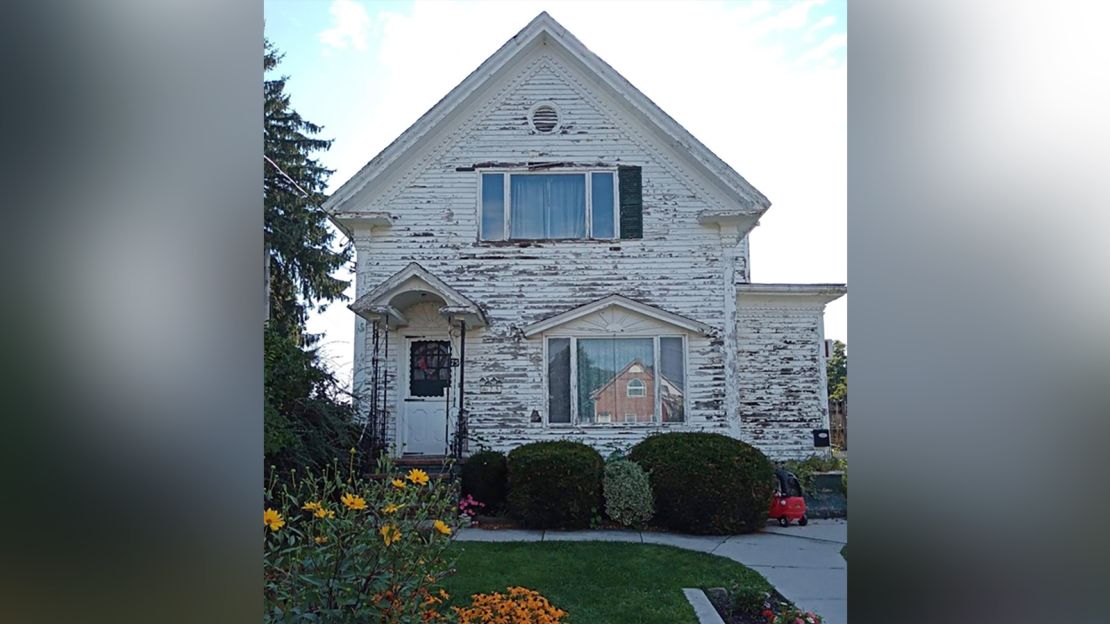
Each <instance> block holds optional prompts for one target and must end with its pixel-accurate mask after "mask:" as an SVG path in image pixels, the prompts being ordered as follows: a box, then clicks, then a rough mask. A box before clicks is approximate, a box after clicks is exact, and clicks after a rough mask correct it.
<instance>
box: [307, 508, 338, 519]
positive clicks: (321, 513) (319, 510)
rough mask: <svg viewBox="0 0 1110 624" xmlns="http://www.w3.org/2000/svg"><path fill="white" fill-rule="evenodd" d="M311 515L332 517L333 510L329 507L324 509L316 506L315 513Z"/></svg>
mask: <svg viewBox="0 0 1110 624" xmlns="http://www.w3.org/2000/svg"><path fill="white" fill-rule="evenodd" d="M312 515H314V516H316V517H317V518H334V517H335V512H334V511H332V510H330V509H324V508H323V507H319V506H317V507H316V513H314V514H312Z"/></svg>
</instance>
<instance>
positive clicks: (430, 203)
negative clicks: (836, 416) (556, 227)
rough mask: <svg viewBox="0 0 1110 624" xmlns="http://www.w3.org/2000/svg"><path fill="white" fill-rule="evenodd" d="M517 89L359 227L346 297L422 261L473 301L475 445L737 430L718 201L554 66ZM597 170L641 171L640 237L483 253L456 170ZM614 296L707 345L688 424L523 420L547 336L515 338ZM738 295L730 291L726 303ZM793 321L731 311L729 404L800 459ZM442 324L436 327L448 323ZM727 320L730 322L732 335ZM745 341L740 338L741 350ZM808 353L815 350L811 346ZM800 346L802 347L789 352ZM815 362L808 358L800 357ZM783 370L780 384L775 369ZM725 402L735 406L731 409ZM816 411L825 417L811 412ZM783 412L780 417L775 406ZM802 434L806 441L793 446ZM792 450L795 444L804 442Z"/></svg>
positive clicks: (806, 330)
mask: <svg viewBox="0 0 1110 624" xmlns="http://www.w3.org/2000/svg"><path fill="white" fill-rule="evenodd" d="M524 73H525V75H524V76H522V77H521V78H520V79H519V80H518V81H517V82H516V83H515V88H513V89H509V90H508V91H503V92H502V93H501V94H500V99H499V100H498V101H497V102H494V103H492V104H491V105H489V106H488V107H485V108H484V109H481V110H485V111H486V113H485V114H484V115H483V116H480V117H478V118H476V119H474V120H472V121H470V122H468V123H469V125H468V126H466V129H465V131H462V132H460V133H459V135H458V137H457V140H455V141H454V142H453V143H450V144H448V145H445V146H444V147H443V148H442V149H440V150H439V151H438V152H437V153H435V154H434V156H433V157H431V158H430V159H428V160H427V161H426V162H422V163H420V167H419V168H417V169H414V171H413V172H412V174H411V175H410V176H409V177H408V178H406V179H405V180H404V181H403V183H401V184H400V185H399V186H398V188H397V191H396V192H395V193H392V194H386V195H384V196H385V197H388V201H387V203H385V204H382V205H374V206H369V207H365V208H364V209H366V210H384V211H387V212H389V213H390V214H392V215H394V217H395V222H394V224H393V225H392V226H391V227H388V228H377V229H374V230H373V231H372V232H371V231H369V230H360V231H356V232H355V237H356V247H357V248H358V249H359V252H358V254H357V279H358V286H357V292H358V293H359V294H363V293H364V292H366V291H368V290H370V289H371V288H373V287H374V285H376V284H378V283H380V282H381V281H383V280H385V279H386V278H388V277H389V276H391V275H392V274H394V273H396V272H397V271H399V270H401V269H402V268H404V267H405V266H406V265H407V264H408V263H410V262H413V261H415V262H419V263H420V264H421V265H422V266H423V267H424V268H426V269H428V270H429V271H430V272H432V273H433V274H435V275H436V276H438V277H439V278H441V279H443V280H444V281H445V282H447V283H448V284H450V285H451V286H452V287H454V288H456V289H458V290H459V291H460V292H461V293H462V294H464V295H465V296H467V297H468V298H470V299H471V300H473V301H475V302H477V303H478V304H479V305H480V306H482V307H483V309H484V312H485V313H486V315H487V317H488V320H489V326H488V327H485V328H477V329H471V330H469V331H468V332H467V346H466V354H467V358H466V359H467V361H466V367H467V372H466V389H465V390H466V407H467V408H468V410H469V413H470V433H471V445H470V449H471V450H472V451H473V450H474V449H476V448H482V447H484V448H494V449H499V450H509V449H511V448H513V447H515V446H518V445H520V444H524V443H527V442H532V441H536V440H550V439H575V440H581V441H584V442H586V443H589V444H592V445H594V446H595V447H597V448H599V449H601V450H603V451H605V450H609V449H615V448H627V447H628V446H631V445H632V444H634V443H636V442H637V441H639V440H640V439H642V438H643V437H645V436H646V435H648V434H650V433H652V432H655V431H664V430H670V431H673V430H682V431H695V430H705V431H716V432H720V433H724V434H732V435H735V430H730V428H729V423H728V422H727V421H726V418H725V405H726V403H727V402H728V401H726V396H725V394H726V387H729V386H731V387H733V388H735V384H734V383H732V382H729V383H726V374H725V365H724V361H725V357H724V339H723V336H724V334H725V329H726V327H725V325H726V320H725V319H726V312H725V309H724V307H725V306H723V305H722V303H721V302H722V301H724V298H725V297H726V296H730V295H731V293H730V292H729V291H730V289H727V288H726V284H727V282H728V281H730V280H728V279H727V277H726V276H727V273H726V269H725V264H726V261H725V255H724V244H723V242H722V238H721V234H720V232H719V231H718V229H717V228H716V227H706V226H703V225H700V224H699V223H698V222H697V214H698V213H699V212H701V211H703V210H705V209H706V208H707V207H715V206H719V202H718V200H717V199H716V198H713V197H710V196H709V195H708V194H707V193H705V192H703V191H701V190H699V188H697V185H696V184H692V183H691V182H690V180H689V179H687V178H685V177H683V175H681V174H679V173H676V172H675V168H676V167H677V165H676V164H675V163H674V162H670V161H668V160H667V159H666V157H665V156H664V155H663V151H662V150H660V149H658V147H657V146H656V147H652V146H650V145H646V146H645V141H646V140H647V139H646V138H645V137H644V136H642V135H636V134H635V133H634V132H633V131H632V130H630V129H629V128H630V126H629V124H628V123H627V121H626V120H621V119H619V118H618V117H617V115H618V114H617V112H616V111H615V109H614V108H613V107H612V106H609V105H607V104H606V102H604V101H603V100H602V99H601V98H599V97H596V96H595V95H593V94H591V93H589V92H588V91H587V90H586V88H585V87H584V86H583V85H582V84H580V83H579V82H577V81H576V79H575V78H574V76H573V72H571V70H569V69H567V68H566V67H564V66H562V65H561V64H560V63H559V62H558V61H557V60H555V59H551V58H546V57H543V58H540V59H537V60H536V61H535V62H534V63H531V64H529V65H527V66H526V68H525V72H524ZM537 101H552V102H555V103H556V105H557V106H558V108H559V111H560V122H561V128H560V130H559V131H557V133H556V134H554V135H542V134H537V133H535V132H534V131H533V130H532V129H531V128H530V126H529V124H528V120H527V117H526V115H527V112H528V110H529V108H530V107H531V106H532V105H533V104H535V103H536V102H537ZM536 160H543V161H558V162H605V163H611V164H618V163H619V164H631V165H639V166H641V167H642V172H643V224H644V227H643V229H644V238H643V239H639V240H618V241H580V242H576V241H565V242H557V243H556V242H551V243H534V244H521V245H514V244H506V243H499V244H496V245H490V244H487V243H481V242H479V241H478V188H479V187H478V184H479V174H478V173H476V172H473V171H458V170H457V169H458V168H460V167H469V166H472V165H474V164H475V163H479V162H488V161H498V162H522V161H536ZM732 255H733V258H734V262H735V263H736V268H735V277H734V278H733V279H732V280H731V281H733V282H736V283H743V282H747V281H748V279H749V271H748V241H747V238H746V237H745V238H743V239H741V241H740V243H739V246H738V247H737V248H736V249H735V251H734V252H733V254H732ZM611 293H618V294H622V295H625V296H627V297H631V298H634V299H638V300H641V301H643V302H645V303H648V304H650V305H654V306H658V307H660V308H663V309H665V310H668V311H670V312H674V313H677V314H681V315H684V316H687V317H690V318H693V319H696V320H698V321H701V322H703V323H705V324H707V325H709V326H711V327H713V328H714V331H713V332H712V333H711V335H709V336H694V335H691V336H689V337H688V356H687V366H688V370H687V392H688V396H689V401H688V411H687V422H686V423H681V424H667V425H652V426H645V425H623V424H622V425H602V426H583V427H567V426H546V425H543V424H542V423H534V422H532V418H531V414H532V411H533V410H536V411H537V412H539V413H540V414H541V415H543V414H544V412H545V410H546V402H547V401H546V387H545V386H544V376H543V367H544V363H543V339H542V337H538V336H537V337H535V338H533V339H530V340H526V339H524V338H523V337H522V335H521V333H520V329H521V328H523V327H525V326H527V325H528V324H531V323H534V322H536V321H539V320H542V319H545V318H548V317H550V316H552V315H555V314H558V313H561V312H564V311H566V310H568V309H571V308H574V307H576V306H580V305H583V304H585V303H588V302H590V301H593V300H596V299H599V298H601V297H604V296H606V295H609V294H611ZM731 296H734V295H731ZM816 314H817V316H814V317H812V318H811V317H810V316H808V315H807V316H805V317H804V319H801V318H795V317H793V316H791V317H789V318H785V319H778V320H776V319H767V322H766V323H762V322H761V323H760V324H759V325H758V326H751V323H745V320H747V319H748V318H749V317H748V316H747V315H746V314H745V311H743V310H741V311H740V319H741V320H740V323H741V326H742V328H741V331H740V336H741V344H743V345H744V346H742V347H741V348H740V350H739V353H738V357H739V371H740V383H739V386H740V390H739V392H740V393H741V394H740V397H739V404H740V405H739V410H740V413H741V414H742V415H743V417H744V419H745V421H747V420H748V419H749V418H750V419H751V420H750V422H744V423H743V424H742V427H741V434H742V437H743V438H744V439H750V440H754V441H755V442H756V443H757V444H759V445H760V446H761V447H762V448H764V449H765V450H767V451H768V452H771V453H778V454H783V453H786V454H790V453H794V454H797V453H798V450H797V449H799V448H800V449H803V450H811V449H812V437H811V436H810V434H809V429H812V428H813V427H814V425H813V424H812V423H813V421H814V419H813V417H812V415H810V412H809V410H810V408H811V407H814V406H813V405H811V403H812V399H811V398H810V394H812V393H813V392H814V390H813V388H812V387H811V385H812V384H811V381H810V378H811V377H813V375H814V370H813V368H812V362H811V361H810V362H808V363H807V361H806V360H805V359H804V357H803V354H802V351H804V348H802V347H798V346H797V345H798V344H800V343H805V344H810V343H811V342H814V341H813V340H811V334H812V332H813V331H815V328H814V327H811V321H813V320H814V319H815V318H819V316H820V315H819V312H817V313H816ZM444 326H445V327H446V324H445V325H444ZM356 327H357V328H358V333H357V334H356V348H355V361H356V365H355V366H356V387H357V381H358V380H359V379H361V378H362V377H360V376H359V373H358V371H359V370H360V369H361V370H366V369H367V368H368V367H369V362H368V361H367V358H368V357H369V356H368V354H369V351H370V346H369V340H370V332H369V329H368V324H366V323H365V322H363V321H357V322H356ZM733 327H735V325H734V326H733ZM744 340H747V341H748V342H744ZM401 348H402V342H401V341H400V340H399V335H398V334H397V333H394V334H393V335H391V337H390V346H389V349H390V354H391V357H390V358H389V360H388V367H389V372H390V377H391V379H393V380H394V383H393V384H392V385H391V386H390V387H389V389H388V392H389V396H390V398H391V403H392V414H391V424H390V429H389V430H390V431H391V432H394V434H396V429H395V427H396V423H397V420H396V417H397V414H398V413H399V411H400V410H399V408H400V403H399V399H400V396H401V392H400V391H401V387H400V386H399V384H398V383H397V377H396V373H397V370H396V362H397V357H398V355H399V352H400V349H401ZM814 348H815V347H814ZM795 351H797V352H795ZM811 355H812V354H811ZM780 369H789V370H790V371H791V372H790V374H789V375H779V374H778V371H780ZM487 375H493V376H497V377H499V378H501V380H502V386H501V392H500V393H499V394H482V393H481V392H480V387H479V379H480V378H481V377H483V376H487ZM732 403H733V404H736V401H735V399H734V400H733V401H732ZM820 409H825V408H823V407H822V408H820ZM780 410H785V411H782V412H781V413H780ZM802 434H805V436H810V437H807V438H805V439H804V440H803V439H802V437H801V436H802ZM799 441H801V442H802V443H801V444H800V443H799Z"/></svg>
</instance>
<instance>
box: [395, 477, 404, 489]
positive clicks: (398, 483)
mask: <svg viewBox="0 0 1110 624" xmlns="http://www.w3.org/2000/svg"><path fill="white" fill-rule="evenodd" d="M393 487H395V488H402V489H403V488H404V487H405V482H404V481H402V480H400V479H394V480H393Z"/></svg>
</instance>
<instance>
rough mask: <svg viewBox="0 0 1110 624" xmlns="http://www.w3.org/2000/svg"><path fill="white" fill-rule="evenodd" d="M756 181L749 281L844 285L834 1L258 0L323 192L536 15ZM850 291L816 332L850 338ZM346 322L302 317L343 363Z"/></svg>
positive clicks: (342, 316) (347, 348) (843, 172)
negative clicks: (309, 137)
mask: <svg viewBox="0 0 1110 624" xmlns="http://www.w3.org/2000/svg"><path fill="white" fill-rule="evenodd" d="M544 10H546V11H547V12H548V13H550V14H551V16H552V17H554V18H555V19H556V20H558V21H559V22H560V23H562V24H563V26H565V27H566V28H567V29H568V30H570V31H571V32H572V33H574V34H575V36H576V37H578V38H579V39H580V40H581V41H582V42H583V43H584V44H585V45H586V46H587V47H589V48H590V49H591V50H593V51H594V52H595V53H597V54H598V55H599V56H601V58H603V59H605V61H606V62H608V63H609V64H610V65H612V66H613V67H614V68H615V69H616V70H617V71H618V72H620V73H621V74H623V75H624V76H625V77H626V78H627V79H628V80H629V81H631V82H632V83H633V84H634V85H636V86H637V88H639V89H640V90H641V91H643V92H644V93H645V94H646V95H647V96H648V97H650V98H652V99H653V100H655V102H656V103H657V104H658V105H659V106H661V107H662V108H663V110H665V111H667V112H668V113H669V114H670V115H671V116H672V117H674V118H675V119H676V120H677V121H678V122H679V123H681V124H683V125H684V126H686V128H687V129H688V130H689V131H690V132H691V133H693V134H694V136H696V137H698V138H699V139H700V140H701V141H702V142H703V143H705V144H706V145H707V146H708V147H709V148H710V149H712V150H713V151H714V152H716V153H717V155H718V156H720V157H721V158H723V159H724V160H725V161H726V162H728V163H729V164H730V165H732V166H733V168H734V169H736V170H737V171H739V172H740V174H741V175H743V176H744V177H745V178H747V179H748V181H749V182H751V183H752V184H754V185H755V186H756V187H757V188H759V189H760V190H761V191H763V193H764V194H765V195H767V196H768V197H769V198H770V199H771V201H772V204H773V205H772V207H771V209H770V211H769V212H768V213H767V215H766V216H765V217H764V218H763V219H762V220H761V223H760V226H759V227H757V228H756V229H755V230H754V231H753V233H752V235H751V244H752V250H751V254H752V278H753V280H754V281H759V282H846V281H847V262H846V260H847V258H846V242H847V241H846V209H847V64H846V51H847V5H846V2H833V1H831V0H830V1H826V2H819V1H818V2H694V1H686V2H677V3H672V2H661V1H660V2H652V1H648V2H636V3H633V2H602V1H591V2H567V1H564V2H531V1H527V0H523V1H518V2H507V1H500V2H495V1H484V2H478V1H474V2H457V1H446V0H444V1H437V2H360V1H358V0H331V1H328V0H319V1H310V0H267V1H266V3H265V16H266V27H265V29H266V37H267V38H268V39H269V40H270V41H271V42H272V43H274V44H275V45H276V46H277V48H278V49H279V50H280V51H281V52H282V53H283V54H284V55H285V56H284V59H283V61H282V63H281V64H280V65H279V66H278V72H279V73H281V74H285V75H287V76H289V82H288V87H287V88H288V91H289V93H290V94H291V98H292V103H293V106H294V107H295V108H296V109H297V111H298V112H300V113H301V115H302V116H304V117H305V118H306V119H309V120H311V121H313V122H315V123H318V124H321V125H323V126H324V133H323V136H324V138H332V139H335V143H334V144H333V146H332V149H331V150H329V151H328V152H327V153H325V154H323V155H322V156H321V159H322V160H323V162H324V163H325V164H326V165H327V166H328V167H330V168H332V169H334V170H335V173H334V174H333V176H332V178H331V185H330V188H329V190H334V189H335V188H337V187H338V186H339V185H341V184H342V183H343V182H344V181H345V180H347V179H348V178H349V177H350V176H351V175H353V174H354V173H355V172H356V171H357V170H358V169H359V168H360V167H362V165H364V164H365V163H366V162H367V161H368V160H370V159H371V158H372V157H373V156H375V155H376V154H377V153H378V152H379V151H381V149H382V148H384V147H385V146H386V145H388V144H389V142H390V141H392V140H393V139H394V138H396V137H397V136H398V135H399V134H401V133H402V132H403V131H404V130H405V129H406V128H407V127H408V126H409V125H410V124H412V122H414V121H415V120H416V119H417V118H418V117H419V116H420V115H422V114H423V113H424V112H425V111H426V110H428V109H429V108H430V107H431V106H432V105H434V104H435V103H436V102H437V101H438V100H439V99H440V98H441V97H443V96H444V95H446V93H447V92H448V91H450V90H451V89H452V88H453V87H454V86H455V85H456V84H458V83H459V82H460V81H461V80H462V79H463V78H465V77H466V75H467V74H469V73H470V72H471V71H473V70H474V68H476V67H477V66H478V65H479V64H480V63H481V62H482V61H484V60H485V59H486V58H487V57H488V56H489V55H490V54H492V53H493V52H494V51H495V50H496V49H497V48H498V47H500V46H501V45H502V44H503V43H504V42H505V41H506V40H508V39H509V37H511V36H512V35H514V34H516V32H517V31H518V30H520V29H521V28H523V27H524V25H525V24H527V23H528V21H529V20H531V19H532V18H533V17H535V16H536V15H537V14H538V13H539V12H540V11H544ZM846 300H847V297H845V298H842V299H841V300H839V301H837V302H834V303H833V304H830V306H829V307H828V309H827V311H826V320H825V324H826V335H827V336H828V337H830V338H839V339H842V340H846V339H847V302H846ZM353 318H354V317H353V315H352V314H351V313H350V312H349V311H348V310H346V308H345V307H344V306H343V305H336V306H332V307H331V308H330V309H329V310H328V311H327V312H325V313H323V314H316V315H313V317H312V318H311V319H310V322H309V329H310V331H314V332H324V333H325V335H326V337H325V340H324V344H325V347H324V352H325V354H326V355H327V357H329V359H330V360H331V361H332V362H333V364H334V365H335V366H337V367H340V369H339V370H344V369H345V368H346V369H349V365H350V361H351V355H352V354H351V351H352V347H351V338H352V335H353V325H354V320H353Z"/></svg>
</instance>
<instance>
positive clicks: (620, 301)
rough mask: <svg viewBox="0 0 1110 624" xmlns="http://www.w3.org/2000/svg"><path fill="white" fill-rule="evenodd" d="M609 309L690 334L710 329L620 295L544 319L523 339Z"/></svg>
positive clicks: (692, 320) (526, 328)
mask: <svg viewBox="0 0 1110 624" xmlns="http://www.w3.org/2000/svg"><path fill="white" fill-rule="evenodd" d="M610 307H618V308H623V309H625V310H630V311H632V312H636V313H638V314H642V315H644V316H647V317H650V318H653V319H655V320H657V321H661V322H663V323H667V324H668V325H674V326H675V327H679V328H682V329H685V330H688V331H692V332H697V333H699V334H707V333H709V331H710V329H711V328H710V327H709V326H708V325H706V324H705V323H700V322H698V321H695V320H694V319H691V318H686V317H685V316H681V315H679V314H675V313H674V312H668V311H666V310H664V309H662V308H657V307H655V306H652V305H648V304H646V303H641V302H639V301H636V300H635V299H629V298H628V297H624V296H622V295H609V296H608V297H603V298H601V299H598V300H597V301H592V302H590V303H587V304H586V305H582V306H578V307H577V308H573V309H571V310H567V311H566V312H563V313H562V314H556V315H555V316H552V317H549V318H546V319H544V320H542V321H539V322H538V323H532V324H531V325H529V326H527V327H525V328H524V330H523V331H524V337H525V338H531V337H532V336H535V335H536V334H538V333H540V332H545V331H547V330H549V329H553V328H555V327H558V326H560V325H564V324H566V323H569V322H571V321H573V320H576V319H580V318H582V317H584V316H588V315H590V314H593V313H594V312H599V311H601V310H604V309H606V308H610Z"/></svg>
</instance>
